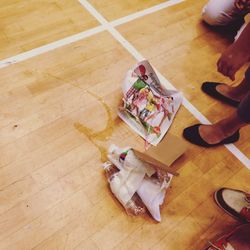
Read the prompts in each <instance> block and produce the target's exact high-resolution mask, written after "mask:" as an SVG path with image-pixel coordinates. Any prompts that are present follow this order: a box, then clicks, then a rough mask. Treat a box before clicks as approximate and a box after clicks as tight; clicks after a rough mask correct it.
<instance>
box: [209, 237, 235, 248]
mask: <svg viewBox="0 0 250 250" xmlns="http://www.w3.org/2000/svg"><path fill="white" fill-rule="evenodd" d="M227 238H228V235H226V236H223V237H221V238H220V239H218V240H217V241H215V242H209V247H207V248H206V250H235V249H234V248H233V246H232V245H231V244H230V243H229V242H228V239H227Z"/></svg>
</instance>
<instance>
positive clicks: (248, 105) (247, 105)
mask: <svg viewBox="0 0 250 250" xmlns="http://www.w3.org/2000/svg"><path fill="white" fill-rule="evenodd" d="M245 79H246V80H247V81H248V82H250V67H249V68H248V70H247V71H246V74H245ZM238 116H239V117H240V119H241V120H242V121H243V122H245V123H250V88H249V90H248V94H247V95H246V96H245V97H244V99H243V100H242V101H241V103H240V105H239V107H238Z"/></svg>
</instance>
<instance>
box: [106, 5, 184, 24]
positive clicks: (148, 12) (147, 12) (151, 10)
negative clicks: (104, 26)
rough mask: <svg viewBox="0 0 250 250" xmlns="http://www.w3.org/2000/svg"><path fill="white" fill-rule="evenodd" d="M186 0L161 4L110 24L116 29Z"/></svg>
mask: <svg viewBox="0 0 250 250" xmlns="http://www.w3.org/2000/svg"><path fill="white" fill-rule="evenodd" d="M184 1H185V0H169V1H167V2H164V3H160V4H158V5H155V6H153V7H150V8H148V9H145V10H141V11H138V12H136V13H133V14H131V15H128V16H125V17H122V18H119V19H117V20H115V21H111V22H110V23H109V24H110V25H111V26H113V27H116V26H118V25H121V24H124V23H128V22H130V21H133V20H135V19H137V18H140V17H143V16H146V15H149V14H152V13H154V12H157V11H159V10H162V9H165V8H168V7H170V6H173V5H175V4H178V3H181V2H184Z"/></svg>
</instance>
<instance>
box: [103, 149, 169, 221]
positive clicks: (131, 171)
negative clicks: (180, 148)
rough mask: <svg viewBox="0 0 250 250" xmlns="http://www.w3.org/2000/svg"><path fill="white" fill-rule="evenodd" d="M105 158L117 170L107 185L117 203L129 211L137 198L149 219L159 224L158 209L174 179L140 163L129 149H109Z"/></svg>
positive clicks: (163, 172) (159, 215)
mask: <svg viewBox="0 0 250 250" xmlns="http://www.w3.org/2000/svg"><path fill="white" fill-rule="evenodd" d="M108 158H109V160H110V162H112V163H113V164H114V165H115V166H116V167H117V171H116V172H115V173H114V174H113V175H112V176H111V177H112V178H110V179H109V183H110V188H111V190H112V192H113V194H114V195H115V196H116V198H117V199H118V200H119V201H120V203H121V204H122V205H123V206H124V207H125V209H126V210H127V207H128V204H130V208H131V201H133V199H134V198H135V195H137V196H139V197H140V199H141V201H142V202H143V204H144V205H145V206H146V208H147V210H148V211H149V212H150V214H151V215H152V217H153V218H154V219H155V220H156V221H158V222H160V221H161V214H160V206H161V205H162V204H163V201H164V198H165V194H166V190H167V188H168V187H169V185H170V182H171V179H172V177H173V176H172V175H171V174H169V173H166V172H165V171H163V170H159V169H157V168H156V167H154V166H151V165H149V164H148V163H146V162H142V161H141V160H139V159H138V158H137V157H136V156H135V154H134V152H133V150H132V149H130V148H126V149H120V148H118V147H117V146H115V145H112V146H111V147H110V148H109V154H108ZM106 166H107V164H106ZM142 210H143V209H142ZM135 214H136V213H135Z"/></svg>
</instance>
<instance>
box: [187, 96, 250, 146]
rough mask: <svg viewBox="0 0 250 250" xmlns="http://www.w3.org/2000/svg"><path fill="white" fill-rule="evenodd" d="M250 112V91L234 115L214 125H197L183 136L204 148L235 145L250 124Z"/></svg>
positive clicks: (188, 129) (189, 128)
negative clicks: (241, 131)
mask: <svg viewBox="0 0 250 250" xmlns="http://www.w3.org/2000/svg"><path fill="white" fill-rule="evenodd" d="M249 110H250V91H249V92H248V94H247V96H246V97H245V98H244V99H243V100H242V101H241V103H240V105H239V107H238V110H237V111H235V112H234V113H233V114H232V115H230V116H228V117H227V118H225V119H222V120H220V121H218V122H217V123H215V124H212V125H201V124H196V125H193V126H191V127H188V128H185V129H184V131H183V136H184V138H185V139H186V140H188V141H189V142H191V143H193V144H196V145H199V146H203V147H213V146H218V145H221V144H227V143H234V142H236V141H237V140H238V139H239V129H240V128H242V127H244V126H246V125H248V124H249V123H250V112H249Z"/></svg>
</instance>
